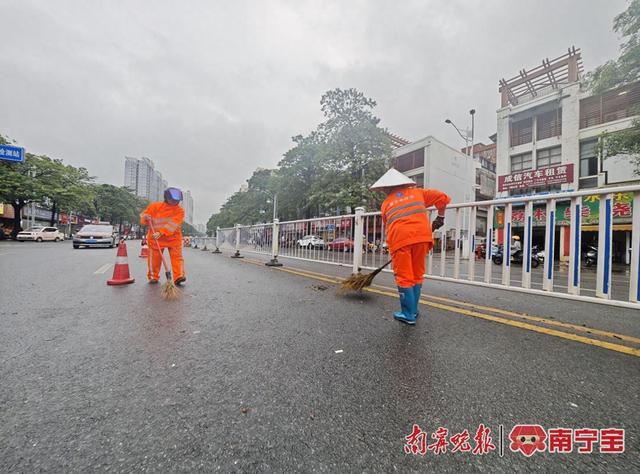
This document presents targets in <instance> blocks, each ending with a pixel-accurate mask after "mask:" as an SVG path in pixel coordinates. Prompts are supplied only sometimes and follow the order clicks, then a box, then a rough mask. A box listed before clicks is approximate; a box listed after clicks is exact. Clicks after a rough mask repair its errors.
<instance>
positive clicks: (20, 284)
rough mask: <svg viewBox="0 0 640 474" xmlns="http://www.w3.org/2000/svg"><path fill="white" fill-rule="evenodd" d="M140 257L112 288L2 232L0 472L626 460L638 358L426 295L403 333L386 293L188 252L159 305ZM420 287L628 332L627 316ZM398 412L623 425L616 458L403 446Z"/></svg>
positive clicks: (633, 452) (464, 467)
mask: <svg viewBox="0 0 640 474" xmlns="http://www.w3.org/2000/svg"><path fill="white" fill-rule="evenodd" d="M138 251H139V242H133V243H131V246H130V254H134V256H130V257H129V262H130V265H131V272H132V274H133V276H134V277H135V278H136V283H134V284H133V285H129V286H125V287H115V288H114V287H108V286H107V285H106V284H105V282H106V280H107V279H108V278H110V276H111V272H112V268H109V264H110V263H113V261H114V260H115V251H114V250H108V249H106V250H97V249H96V250H72V249H71V244H70V242H65V243H58V244H54V243H44V244H35V243H23V244H18V243H12V242H8V243H7V242H0V270H1V274H2V280H1V283H0V294H2V307H1V309H0V380H1V384H0V471H2V472H39V471H49V472H89V471H107V470H109V471H117V472H131V471H150V472H169V471H207V472H210V471H216V470H219V471H223V472H234V471H244V472H255V471H260V472H271V471H280V472H282V471H320V472H346V471H367V472H391V471H414V470H415V471H425V470H437V471H449V472H461V471H465V472H466V471H493V472H512V471H514V470H519V471H529V470H531V471H533V470H544V471H558V470H561V469H562V470H570V471H581V472H585V471H602V472H605V471H606V472H623V471H624V472H634V471H636V472H637V471H638V470H640V459H639V451H638V437H639V435H640V427H639V425H640V423H639V422H640V415H639V414H638V407H639V406H640V403H639V394H638V386H639V385H640V358H639V357H637V356H633V355H628V354H624V353H620V352H616V351H613V350H607V349H603V348H600V347H595V346H593V345H589V344H584V343H581V342H577V341H573V340H567V339H565V338H562V337H553V336H550V335H547V334H540V333H537V332H533V331H529V330H525V329H522V328H518V327H513V326H509V325H505V324H499V323H498V324H496V323H495V322H491V321H487V320H483V319H479V318H476V317H469V316H468V315H463V314H462V313H460V314H458V313H456V312H455V311H451V310H440V309H438V308H434V307H431V306H425V305H423V306H422V309H421V311H422V313H423V316H422V319H421V320H420V321H419V323H418V325H417V326H416V327H414V328H411V327H406V326H403V325H401V324H399V323H397V322H396V321H394V320H393V319H392V318H391V312H392V311H394V310H395V309H396V306H397V300H396V299H394V298H392V297H390V296H386V295H384V294H374V293H365V294H364V295H363V296H362V297H356V296H352V297H337V296H336V294H335V289H334V286H333V285H332V284H331V283H328V282H326V281H323V280H320V279H313V278H307V277H304V276H301V275H299V274H293V273H289V272H285V271H281V270H276V269H269V268H267V267H264V266H262V265H259V264H251V262H250V261H248V260H249V259H246V260H244V261H243V260H233V259H230V258H228V254H227V255H212V254H211V253H210V252H202V251H200V250H195V249H185V255H186V268H187V277H188V282H187V286H186V288H185V290H184V295H183V298H182V299H181V300H180V301H176V302H168V303H167V302H163V301H162V300H161V299H160V297H159V287H158V286H149V285H147V284H145V283H144V280H145V278H144V273H145V263H144V261H143V260H141V259H138V258H137V257H136V256H135V255H137V253H138ZM253 258H256V257H253ZM262 260H264V259H262ZM283 262H284V263H285V264H286V267H285V269H289V270H295V268H299V269H303V270H304V269H306V270H313V271H317V272H325V273H327V274H331V275H333V274H339V273H340V272H343V273H344V270H343V269H335V268H331V269H328V268H327V266H321V265H307V264H305V263H304V262H293V261H287V260H283ZM105 268H106V270H105ZM100 271H103V272H104V273H100ZM96 272H98V273H96ZM380 284H381V285H388V286H391V285H392V282H391V281H390V276H388V275H383V276H382V277H381V279H380ZM425 292H426V293H427V294H428V295H432V296H433V297H440V298H449V299H451V300H454V299H456V300H460V301H463V302H471V303H478V302H482V303H483V304H492V305H494V306H495V307H496V308H502V309H505V308H512V309H513V310H514V311H523V312H528V313H529V314H536V315H538V316H549V317H554V318H556V319H557V320H561V321H565V322H570V323H575V324H576V325H580V324H586V325H589V326H591V327H596V328H599V329H603V330H607V331H618V332H620V333H621V334H624V335H631V336H635V337H640V334H639V332H640V331H639V329H638V327H639V323H638V321H640V320H639V319H638V318H639V317H640V314H639V312H637V311H634V310H620V309H612V308H606V307H602V306H597V307H596V306H595V305H581V304H580V303H574V302H567V301H562V300H557V299H550V298H549V299H548V298H542V299H541V298H537V299H534V298H533V297H529V295H518V296H517V298H516V299H514V298H513V297H512V294H511V293H508V292H504V291H490V290H487V289H479V288H471V287H466V286H462V285H450V284H449V285H444V284H441V283H438V282H428V283H427V284H426V285H425ZM630 346H632V347H636V348H637V347H638V345H637V344H636V345H633V344H630ZM336 351H342V352H336ZM414 423H417V424H419V425H420V427H421V428H422V429H424V430H426V431H427V432H428V433H429V436H430V435H431V433H433V432H434V431H435V430H436V429H437V428H438V427H446V428H448V429H449V430H450V433H451V434H452V433H453V432H459V431H462V430H464V429H467V430H468V431H469V432H470V433H471V436H472V437H473V435H474V434H475V430H476V429H477V428H478V425H479V424H480V423H483V424H484V425H486V426H489V427H490V428H491V429H492V437H493V442H494V444H496V446H497V445H498V444H499V443H498V439H497V437H498V427H499V425H501V424H502V425H504V427H505V429H506V430H507V433H508V431H509V430H510V428H511V427H513V426H514V425H516V424H518V423H536V424H540V425H542V426H543V427H545V428H552V427H573V428H582V427H593V428H607V427H620V428H625V429H626V430H627V431H626V452H625V453H624V454H621V455H612V454H609V455H605V454H599V453H595V454H591V455H578V454H575V453H573V454H548V453H537V454H535V455H534V456H533V457H532V458H525V457H524V456H522V455H521V454H519V453H512V452H510V451H509V447H508V442H506V443H505V449H506V452H505V455H504V457H500V456H499V455H498V454H496V453H495V452H492V453H489V454H487V455H486V456H474V455H472V454H467V453H450V452H449V453H447V454H441V455H439V456H435V455H434V454H433V453H429V454H427V455H425V456H408V455H406V454H405V453H404V450H403V446H404V439H403V437H404V436H406V435H408V434H409V433H410V431H411V428H412V425H413V424H414ZM429 441H430V442H431V441H432V440H429ZM471 445H472V446H473V440H471Z"/></svg>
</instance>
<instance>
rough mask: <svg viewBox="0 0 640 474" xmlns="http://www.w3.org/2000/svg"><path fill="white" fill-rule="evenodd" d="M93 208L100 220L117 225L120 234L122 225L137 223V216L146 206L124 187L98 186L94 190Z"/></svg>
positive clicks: (144, 202)
mask: <svg viewBox="0 0 640 474" xmlns="http://www.w3.org/2000/svg"><path fill="white" fill-rule="evenodd" d="M94 192H95V195H94V206H95V209H96V213H97V215H98V218H99V219H100V220H105V221H109V222H110V223H111V224H112V225H113V224H117V225H118V227H119V230H120V232H122V226H123V224H126V223H128V224H133V223H135V222H138V219H139V215H140V213H141V212H142V210H143V209H144V207H145V206H146V204H147V203H146V201H144V200H141V199H140V198H138V197H137V196H136V195H134V194H133V193H132V192H131V191H129V190H128V189H127V188H125V187H118V186H113V185H111V184H100V185H97V186H95V189H94Z"/></svg>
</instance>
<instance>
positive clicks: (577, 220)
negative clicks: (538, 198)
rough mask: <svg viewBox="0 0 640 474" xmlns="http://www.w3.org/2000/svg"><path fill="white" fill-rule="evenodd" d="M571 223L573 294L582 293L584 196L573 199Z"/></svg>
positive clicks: (569, 282) (569, 289)
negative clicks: (581, 255)
mask: <svg viewBox="0 0 640 474" xmlns="http://www.w3.org/2000/svg"><path fill="white" fill-rule="evenodd" d="M569 209H570V210H569V212H570V213H571V223H570V225H569V239H570V243H569V275H568V277H567V278H568V280H567V292H568V293H569V294H571V295H579V294H580V249H581V248H582V245H581V239H582V228H581V227H582V198H580V197H574V198H572V199H571V207H570V208H569Z"/></svg>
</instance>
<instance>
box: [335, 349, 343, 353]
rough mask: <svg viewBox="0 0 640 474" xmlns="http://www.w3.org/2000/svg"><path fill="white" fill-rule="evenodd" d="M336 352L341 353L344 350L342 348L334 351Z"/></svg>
mask: <svg viewBox="0 0 640 474" xmlns="http://www.w3.org/2000/svg"><path fill="white" fill-rule="evenodd" d="M334 352H335V353H336V354H341V353H342V352H344V351H343V350H342V349H338V350H337V351H334Z"/></svg>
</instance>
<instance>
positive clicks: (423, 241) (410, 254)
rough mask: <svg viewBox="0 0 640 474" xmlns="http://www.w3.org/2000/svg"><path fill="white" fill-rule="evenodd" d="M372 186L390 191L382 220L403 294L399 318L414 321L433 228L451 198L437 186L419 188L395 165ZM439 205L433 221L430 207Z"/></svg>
mask: <svg viewBox="0 0 640 474" xmlns="http://www.w3.org/2000/svg"><path fill="white" fill-rule="evenodd" d="M371 189H375V190H379V191H382V192H384V193H386V194H387V198H386V199H385V200H384V202H383V203H382V222H383V223H384V225H385V228H386V234H387V245H388V246H389V253H390V254H391V260H392V262H393V273H394V275H395V277H396V284H397V285H398V292H399V294H400V308H401V310H400V311H398V312H396V313H394V314H393V317H394V318H395V319H397V320H398V321H401V322H403V323H406V324H410V325H414V324H415V323H416V318H417V316H418V303H419V301H420V292H421V291H422V280H423V277H424V271H425V260H426V257H427V253H428V252H429V250H431V248H432V247H433V236H432V231H434V230H436V229H439V228H440V227H442V226H443V225H444V211H445V207H446V206H447V204H449V202H451V198H450V197H449V196H447V195H446V194H445V193H443V192H442V191H438V190H437V189H422V188H416V183H414V182H413V180H411V179H409V178H408V177H406V176H405V175H403V174H402V173H400V172H399V171H398V170H395V169H393V168H391V169H390V170H389V171H387V172H386V173H385V174H384V175H383V176H382V177H381V178H380V179H379V180H378V181H376V182H375V183H374V184H373V186H371ZM432 206H435V207H436V209H437V210H438V217H436V218H435V219H434V220H433V223H430V222H429V216H428V215H427V208H429V207H432Z"/></svg>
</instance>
